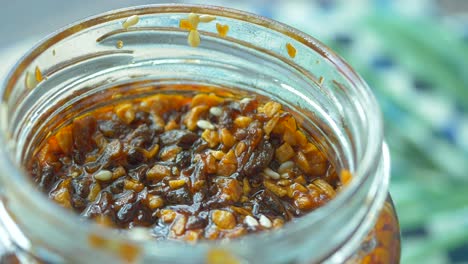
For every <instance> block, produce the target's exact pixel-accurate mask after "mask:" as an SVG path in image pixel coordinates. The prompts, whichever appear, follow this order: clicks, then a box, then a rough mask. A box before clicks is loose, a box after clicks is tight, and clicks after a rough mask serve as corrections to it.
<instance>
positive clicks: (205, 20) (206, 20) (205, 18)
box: [200, 15, 216, 23]
mask: <svg viewBox="0 0 468 264" xmlns="http://www.w3.org/2000/svg"><path fill="white" fill-rule="evenodd" d="M215 19H216V17H215V16H210V15H201V16H200V22H203V23H209V22H211V21H213V20H215Z"/></svg>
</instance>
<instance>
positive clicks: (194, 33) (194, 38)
mask: <svg viewBox="0 0 468 264" xmlns="http://www.w3.org/2000/svg"><path fill="white" fill-rule="evenodd" d="M188 44H189V45H190V46H192V47H198V45H200V33H198V30H195V29H192V30H190V33H189V35H188Z"/></svg>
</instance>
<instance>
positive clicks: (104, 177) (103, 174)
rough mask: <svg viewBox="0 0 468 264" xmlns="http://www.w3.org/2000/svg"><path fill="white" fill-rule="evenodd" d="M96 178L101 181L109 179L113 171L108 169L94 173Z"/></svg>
mask: <svg viewBox="0 0 468 264" xmlns="http://www.w3.org/2000/svg"><path fill="white" fill-rule="evenodd" d="M94 179H96V180H100V181H108V180H110V179H112V172H110V171H108V170H101V171H99V172H98V173H96V174H94Z"/></svg>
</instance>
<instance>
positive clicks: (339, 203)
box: [0, 4, 383, 247]
mask: <svg viewBox="0 0 468 264" xmlns="http://www.w3.org/2000/svg"><path fill="white" fill-rule="evenodd" d="M191 12H194V13H201V14H208V15H215V16H223V17H227V18H232V19H237V20H242V22H246V23H251V24H256V25H258V26H261V27H265V28H268V29H269V30H273V31H276V32H278V33H281V34H282V35H285V36H288V37H290V38H293V39H294V40H296V41H298V42H300V43H302V44H304V45H305V46H307V47H309V48H310V49H311V50H312V51H313V52H316V53H318V54H319V55H320V56H321V57H323V58H324V59H326V60H328V62H330V63H331V64H332V65H333V67H334V68H335V69H336V70H337V71H339V72H340V74H341V75H342V76H344V77H345V78H346V79H347V80H348V81H350V83H352V85H354V86H355V87H357V88H358V89H359V91H360V92H361V95H362V97H363V98H362V99H363V100H366V102H365V103H366V104H368V105H370V107H371V109H372V111H371V112H370V113H368V114H370V115H371V116H370V117H369V118H367V121H368V122H370V124H369V127H370V128H372V136H369V139H368V140H369V141H368V142H367V144H366V147H365V150H364V151H363V155H362V157H361V158H360V160H359V161H357V163H358V166H357V167H356V171H354V173H353V174H354V177H353V179H354V180H353V181H351V183H350V184H349V185H348V186H347V187H346V188H345V189H344V191H343V192H341V193H340V194H339V195H337V197H336V198H334V199H332V200H331V201H330V202H328V203H327V204H326V205H325V206H322V207H320V208H318V209H317V210H316V211H314V212H311V213H309V214H307V215H305V216H303V217H301V219H299V220H298V221H296V222H295V223H294V224H292V225H285V226H284V227H283V228H282V230H281V232H260V233H256V234H249V235H247V236H243V237H241V238H238V239H234V240H230V241H228V242H223V245H225V243H226V244H233V245H234V244H239V243H240V244H242V243H255V241H258V240H259V239H260V240H261V241H268V240H269V239H271V238H272V237H275V236H276V237H278V236H280V237H282V236H285V235H286V236H287V234H288V233H298V232H300V231H301V230H303V229H304V228H305V227H307V226H310V225H314V224H317V223H319V222H320V221H323V219H326V218H328V217H331V215H333V213H334V212H336V211H337V210H339V209H340V208H341V207H343V206H346V201H347V200H349V199H350V198H351V197H352V196H354V195H355V194H356V193H357V192H358V191H359V189H360V187H361V185H362V184H363V183H364V182H365V181H366V180H367V179H368V178H369V177H370V176H371V175H372V174H373V172H374V171H375V169H376V167H377V165H378V162H379V161H380V158H381V156H382V146H383V124H382V120H381V117H380V115H381V114H380V111H379V110H378V109H379V107H378V105H377V102H376V100H375V98H374V96H373V95H372V92H371V91H370V88H369V87H368V86H367V84H366V83H365V81H364V80H363V79H362V78H361V77H360V76H359V75H358V74H357V73H356V72H355V71H354V69H353V68H352V67H351V66H350V65H349V64H348V63H346V62H345V61H344V60H343V59H342V58H341V57H339V56H338V55H337V54H336V53H335V52H333V51H332V50H331V49H330V48H328V47H327V46H326V45H324V44H322V43H321V42H320V41H319V40H317V39H315V38H314V37H312V36H309V35H308V34H305V33H303V32H301V31H299V30H298V29H295V28H293V27H291V26H288V25H286V24H283V23H281V22H278V21H275V20H272V19H269V18H265V17H262V16H259V15H256V14H253V13H249V12H245V11H240V10H236V9H232V8H225V7H218V6H209V5H187V4H154V5H143V6H135V7H129V8H123V9H117V10H112V11H109V12H106V13H102V14H99V15H96V16H91V17H89V18H85V19H83V20H81V21H78V22H75V23H73V24H71V25H69V26H66V27H64V28H62V29H59V30H57V31H55V32H54V33H52V34H51V35H49V36H47V37H45V38H44V39H43V40H42V41H40V42H39V43H38V44H37V45H35V46H34V47H33V48H32V49H31V50H29V51H28V52H27V53H26V54H25V55H24V56H23V57H22V58H21V59H20V60H19V61H18V62H17V64H16V65H15V66H14V67H13V69H12V70H11V71H10V73H9V74H8V76H7V78H5V80H4V84H3V85H2V87H0V92H1V93H2V97H3V99H2V100H4V99H5V98H7V97H8V96H9V94H10V92H11V89H13V87H14V85H15V83H17V82H19V81H20V77H21V76H23V72H24V71H25V69H26V68H27V67H28V66H29V65H30V64H31V62H33V61H34V59H35V58H36V57H37V56H39V55H40V54H41V53H42V52H43V51H45V50H47V49H48V48H49V47H51V46H52V45H53V44H56V43H59V42H60V41H61V40H63V39H65V38H67V37H69V36H72V35H73V34H76V33H78V32H80V31H82V30H86V29H88V28H90V27H93V26H96V25H99V24H102V23H107V22H110V21H115V20H119V19H123V18H126V17H129V16H130V15H151V14H164V13H187V14H188V13H191ZM4 114H5V113H4V109H3V106H2V109H0V117H2V119H3V120H6V119H5V118H3V117H4V116H3V115H4ZM1 122H5V121H1ZM0 127H2V128H3V127H6V125H5V124H3V123H0ZM8 142H9V140H8V135H7V134H6V131H5V130H4V129H2V131H1V133H0V146H1V151H0V158H1V159H2V160H7V161H6V162H5V163H7V165H8V166H9V169H11V170H12V171H15V172H17V173H20V174H24V175H25V172H24V171H23V170H22V169H21V168H19V166H15V165H14V162H13V161H12V158H11V157H10V156H9V155H8V153H7V151H6V146H8V144H7V143H8ZM17 178H18V179H15V181H17V182H16V184H17V185H18V186H25V188H24V189H22V192H25V193H27V194H28V195H31V197H32V198H31V199H32V200H34V201H36V203H38V204H52V203H49V202H48V199H47V198H46V197H44V196H43V195H42V194H41V193H39V192H37V190H35V189H34V188H33V185H32V184H31V183H30V182H28V181H27V177H26V175H25V177H17ZM44 209H45V210H47V213H48V214H50V215H53V216H54V217H56V218H60V219H62V220H61V221H64V222H69V223H75V224H77V225H79V226H81V227H82V228H83V230H85V229H86V230H90V231H91V232H93V233H96V234H99V235H102V236H103V237H114V238H115V235H116V232H115V230H113V229H109V228H102V227H101V226H99V225H97V224H95V223H91V222H82V221H79V219H78V217H76V215H75V214H74V213H72V212H68V211H66V210H64V209H62V208H60V207H59V206H56V205H55V206H52V205H51V206H46V207H45V208H44ZM317 211H320V213H315V212H317ZM124 233H125V232H124ZM119 239H122V240H123V241H129V242H141V241H135V240H133V239H132V238H130V237H129V236H127V235H124V236H121V235H120V234H119ZM143 242H151V243H153V242H154V240H152V239H148V240H143ZM159 243H166V241H158V244H159ZM168 243H171V244H173V242H168ZM217 243H218V241H202V242H197V243H196V244H194V245H190V246H191V247H197V246H205V245H216V244H217ZM178 245H180V244H178Z"/></svg>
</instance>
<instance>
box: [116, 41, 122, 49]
mask: <svg viewBox="0 0 468 264" xmlns="http://www.w3.org/2000/svg"><path fill="white" fill-rule="evenodd" d="M115 46H116V47H117V48H118V49H121V48H123V46H124V43H123V41H121V40H118V41H117V43H115Z"/></svg>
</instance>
